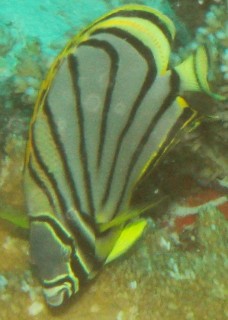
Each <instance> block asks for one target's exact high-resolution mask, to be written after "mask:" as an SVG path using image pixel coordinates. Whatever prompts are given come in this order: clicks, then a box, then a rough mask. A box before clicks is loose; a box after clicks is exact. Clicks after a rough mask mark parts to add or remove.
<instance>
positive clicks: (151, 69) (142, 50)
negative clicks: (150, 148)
mask: <svg viewBox="0 0 228 320" xmlns="http://www.w3.org/2000/svg"><path fill="white" fill-rule="evenodd" d="M92 34H93V35H97V34H112V35H114V36H116V37H118V38H121V39H124V40H125V41H126V42H128V43H129V44H130V45H131V46H132V47H133V48H134V49H135V50H136V51H137V52H138V53H139V54H140V55H141V56H142V58H143V59H144V60H145V62H146V63H147V66H148V71H147V75H146V77H145V80H144V82H143V84H142V86H141V88H140V90H139V93H138V95H137V97H136V99H135V102H134V103H133V105H132V108H131V112H130V116H129V118H128V121H127V123H126V125H125V127H124V128H123V129H122V131H121V133H120V135H119V137H118V141H117V146H116V150H115V154H114V157H113V162H112V165H111V169H110V173H109V177H108V180H107V185H106V187H105V193H104V196H103V198H102V204H103V205H104V204H105V202H106V201H107V199H108V197H109V194H110V189H111V185H112V180H113V176H114V172H115V166H116V163H117V159H118V155H119V152H120V148H121V145H122V143H123V139H124V137H125V135H126V133H127V131H128V130H129V128H130V126H131V124H132V122H133V121H134V117H135V115H136V113H137V109H138V107H139V105H140V103H141V102H142V100H143V99H144V97H145V95H146V93H147V92H148V90H149V89H150V87H151V85H152V83H153V81H154V79H155V77H156V74H157V68H156V64H155V60H154V57H153V54H152V52H151V50H150V49H149V48H148V47H147V46H145V45H144V44H143V43H142V42H141V41H140V40H139V39H138V38H136V37H135V36H133V35H132V34H130V33H129V32H126V31H124V30H122V29H120V28H105V29H102V30H97V31H95V32H93V33H92Z"/></svg>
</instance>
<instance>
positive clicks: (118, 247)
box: [105, 219, 147, 263]
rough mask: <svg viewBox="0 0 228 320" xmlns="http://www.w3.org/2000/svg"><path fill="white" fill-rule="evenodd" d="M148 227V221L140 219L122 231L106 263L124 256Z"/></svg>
mask: <svg viewBox="0 0 228 320" xmlns="http://www.w3.org/2000/svg"><path fill="white" fill-rule="evenodd" d="M146 225H147V221H146V219H140V220H136V221H133V222H130V223H128V224H127V225H126V226H125V228H124V229H123V230H122V232H121V234H120V236H119V238H118V239H117V241H116V243H115V245H114V247H113V249H112V251H111V253H110V254H109V255H108V258H107V259H106V261H105V263H109V262H111V261H113V260H114V259H116V258H118V257H119V256H121V255H122V254H124V253H125V252H126V251H127V250H128V249H129V248H130V247H131V246H132V245H133V244H134V243H135V242H136V241H137V240H138V239H139V237H140V236H141V235H142V233H143V231H144V229H145V227H146Z"/></svg>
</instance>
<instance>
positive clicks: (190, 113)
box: [24, 5, 216, 306]
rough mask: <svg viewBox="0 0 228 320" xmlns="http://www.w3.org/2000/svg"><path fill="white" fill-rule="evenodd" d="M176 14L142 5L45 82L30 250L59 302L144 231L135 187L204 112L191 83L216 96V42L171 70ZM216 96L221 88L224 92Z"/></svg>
mask: <svg viewBox="0 0 228 320" xmlns="http://www.w3.org/2000/svg"><path fill="white" fill-rule="evenodd" d="M174 36H175V27H174V24H173V23H172V21H171V20H170V19H169V18H168V17H167V16H165V15H164V14H162V13H160V12H159V11H157V10H155V9H152V8H148V7H146V6H142V5H126V6H123V7H120V8H118V9H116V10H113V11H111V12H110V13H108V14H106V15H104V16H102V17H101V18H99V19H98V20H96V21H95V22H94V23H92V24H91V25H90V26H88V27H87V28H85V29H84V30H82V31H81V32H80V33H79V34H78V35H77V36H75V37H73V39H71V40H70V42H69V43H68V44H67V45H66V47H65V48H64V50H63V51H62V52H61V53H60V54H59V56H58V57H57V58H56V60H55V61H54V63H53V65H52V67H51V68H50V70H49V72H48V75H47V77H46V79H45V80H44V82H43V84H42V87H41V90H40V92H39V95H38V99H37V102H36V105H35V109H34V113H33V117H32V120H31V125H30V130H29V138H28V143H27V151H26V156H25V167H24V189H25V196H26V203H27V208H28V214H29V219H30V254H31V262H32V264H34V265H35V267H36V269H37V271H38V276H39V278H40V281H41V284H42V287H43V292H44V296H45V299H46V301H47V304H49V305H50V306H59V305H61V304H62V303H63V302H64V301H66V300H67V299H68V298H70V297H71V296H72V295H74V294H75V293H77V292H78V291H79V290H80V288H81V287H83V285H84V284H85V283H86V282H87V281H88V280H90V279H92V278H93V277H94V276H95V275H96V274H97V273H98V272H99V270H100V269H101V268H102V266H104V265H105V264H106V263H108V262H110V261H112V260H113V259H116V258H117V257H119V256H120V255H122V254H123V253H124V252H126V250H127V249H128V248H129V247H131V246H132V245H133V244H134V243H135V242H136V240H137V239H138V238H139V237H140V236H141V235H142V233H143V231H144V229H145V227H146V225H147V220H146V219H145V218H144V217H143V216H142V213H143V208H135V207H132V206H131V196H132V193H133V191H134V189H135V187H136V185H137V183H138V182H139V181H140V179H141V178H142V177H143V176H144V175H145V173H146V172H148V170H151V168H152V169H153V168H154V167H156V165H157V163H158V162H159V160H160V159H161V158H162V157H163V155H164V154H165V153H166V152H167V151H168V150H169V148H170V146H171V145H172V144H173V142H174V141H175V138H176V137H177V135H178V134H179V132H181V131H182V130H183V129H184V128H185V127H186V126H187V125H188V124H190V123H191V122H192V121H194V120H195V119H197V117H198V112H197V110H195V109H192V108H191V107H190V106H189V105H188V104H187V102H186V101H185V99H184V98H183V97H182V94H183V92H184V91H203V92H205V93H207V94H209V95H212V96H213V95H214V94H213V93H211V91H210V89H209V85H208V82H207V72H208V58H207V50H206V49H205V48H204V47H199V48H198V49H197V50H196V52H194V53H193V54H192V55H191V56H190V57H189V58H188V59H187V60H185V61H184V62H182V63H181V64H180V65H178V66H177V67H175V68H172V69H168V64H169V57H170V50H171V45H172V42H173V39H174ZM215 96H216V95H215Z"/></svg>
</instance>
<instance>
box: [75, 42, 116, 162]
mask: <svg viewBox="0 0 228 320" xmlns="http://www.w3.org/2000/svg"><path fill="white" fill-rule="evenodd" d="M84 45H86V46H92V47H94V48H98V49H102V50H104V51H105V52H106V53H107V55H108V56H109V58H110V62H111V66H110V72H109V80H108V84H107V90H106V94H105V101H104V107H103V111H102V121H101V129H100V139H99V146H98V155H97V166H98V168H99V167H100V164H101V158H102V153H103V147H104V141H105V136H106V130H107V116H108V112H109V109H110V104H111V100H112V93H113V89H114V86H115V81H116V75H117V71H118V63H119V56H118V53H117V51H116V50H115V48H114V47H113V46H112V45H111V44H110V43H108V42H107V41H102V40H97V39H90V40H87V41H85V42H83V43H82V44H81V45H80V46H84ZM80 46H79V47H80Z"/></svg>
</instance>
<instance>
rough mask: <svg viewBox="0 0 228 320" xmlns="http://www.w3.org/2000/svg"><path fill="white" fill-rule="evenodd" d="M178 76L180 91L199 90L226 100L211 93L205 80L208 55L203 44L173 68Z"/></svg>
mask: <svg viewBox="0 0 228 320" xmlns="http://www.w3.org/2000/svg"><path fill="white" fill-rule="evenodd" d="M174 69H175V70H176V72H177V73H178V75H179V77H180V90H181V91H201V92H205V93H207V94H208V95H209V96H211V97H213V98H215V99H217V100H221V101H222V100H226V98H225V97H223V96H222V95H219V94H216V93H213V92H212V91H211V89H210V87H209V84H208V81H207V75H208V56H207V53H206V49H205V47H204V46H200V47H199V48H198V49H197V50H196V51H195V52H194V53H193V54H192V55H190V56H189V57H188V58H187V59H186V60H184V61H183V62H182V63H181V64H179V65H178V66H177V67H175V68H174Z"/></svg>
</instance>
